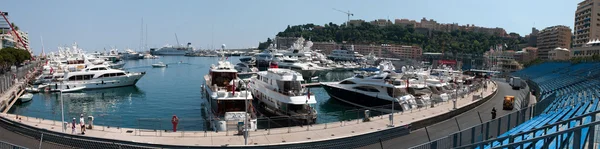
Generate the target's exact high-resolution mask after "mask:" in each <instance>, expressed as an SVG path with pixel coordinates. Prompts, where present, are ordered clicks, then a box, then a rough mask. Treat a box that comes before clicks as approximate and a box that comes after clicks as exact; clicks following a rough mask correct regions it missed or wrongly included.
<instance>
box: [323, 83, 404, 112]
mask: <svg viewBox="0 0 600 149" xmlns="http://www.w3.org/2000/svg"><path fill="white" fill-rule="evenodd" d="M321 85H322V86H323V88H324V89H325V91H326V92H327V94H329V96H331V97H332V98H334V99H336V100H339V101H342V102H345V103H348V104H351V105H354V106H361V107H384V108H391V106H389V105H391V104H392V101H390V100H386V99H382V98H378V97H377V96H376V97H373V96H369V95H365V94H361V93H358V92H354V91H350V90H346V89H342V88H338V87H335V86H331V85H328V84H324V83H322V84H321ZM394 103H396V104H395V107H394V108H396V110H401V108H400V106H399V105H398V104H397V102H394ZM386 105H387V106H386Z"/></svg>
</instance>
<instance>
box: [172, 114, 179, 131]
mask: <svg viewBox="0 0 600 149" xmlns="http://www.w3.org/2000/svg"><path fill="white" fill-rule="evenodd" d="M171 123H173V132H177V124H178V123H179V118H177V115H173V118H171Z"/></svg>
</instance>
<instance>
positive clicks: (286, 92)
mask: <svg viewBox="0 0 600 149" xmlns="http://www.w3.org/2000/svg"><path fill="white" fill-rule="evenodd" d="M250 80H251V83H250V84H249V85H250V88H251V91H252V95H253V96H254V98H256V99H257V100H258V105H257V107H259V108H262V109H264V111H266V112H268V113H269V114H271V115H276V116H289V117H290V118H292V119H294V120H296V121H300V122H302V123H307V124H312V123H315V122H316V121H315V120H316V119H317V110H315V105H316V103H317V100H316V99H315V95H314V94H311V93H310V90H309V89H308V88H305V87H302V84H301V82H302V81H303V79H302V75H301V74H300V73H298V72H296V71H293V70H289V69H282V68H270V69H268V70H267V71H261V72H258V73H257V75H256V76H254V77H252V78H251V79H250Z"/></svg>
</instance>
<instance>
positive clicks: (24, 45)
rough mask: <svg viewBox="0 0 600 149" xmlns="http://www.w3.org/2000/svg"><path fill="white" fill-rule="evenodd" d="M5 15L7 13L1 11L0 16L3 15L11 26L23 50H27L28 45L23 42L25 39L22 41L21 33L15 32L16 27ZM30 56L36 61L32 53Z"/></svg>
mask: <svg viewBox="0 0 600 149" xmlns="http://www.w3.org/2000/svg"><path fill="white" fill-rule="evenodd" d="M4 13H5V12H2V11H0V15H2V17H3V18H4V21H6V23H7V24H8V26H10V29H11V30H12V31H13V33H14V34H15V35H16V36H17V39H18V41H19V42H20V43H21V45H23V48H25V49H27V44H25V42H23V39H21V36H19V33H17V30H15V27H14V26H13V25H12V23H10V21H8V18H6V15H4ZM30 55H31V59H34V58H33V55H32V54H31V53H30Z"/></svg>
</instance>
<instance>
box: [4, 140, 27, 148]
mask: <svg viewBox="0 0 600 149" xmlns="http://www.w3.org/2000/svg"><path fill="white" fill-rule="evenodd" d="M0 148H1V149H8V148H11V149H27V148H25V147H22V146H18V145H14V144H11V143H8V142H4V141H0Z"/></svg>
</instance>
